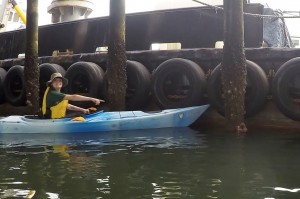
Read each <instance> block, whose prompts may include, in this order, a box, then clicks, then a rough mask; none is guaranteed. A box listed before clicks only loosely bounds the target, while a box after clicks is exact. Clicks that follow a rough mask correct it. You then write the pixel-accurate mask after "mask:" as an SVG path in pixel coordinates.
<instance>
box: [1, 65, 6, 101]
mask: <svg viewBox="0 0 300 199" xmlns="http://www.w3.org/2000/svg"><path fill="white" fill-rule="evenodd" d="M6 74H7V72H6V70H4V69H3V68H0V104H2V103H4V102H5V95H4V88H3V87H4V86H3V83H4V78H5V76H6Z"/></svg>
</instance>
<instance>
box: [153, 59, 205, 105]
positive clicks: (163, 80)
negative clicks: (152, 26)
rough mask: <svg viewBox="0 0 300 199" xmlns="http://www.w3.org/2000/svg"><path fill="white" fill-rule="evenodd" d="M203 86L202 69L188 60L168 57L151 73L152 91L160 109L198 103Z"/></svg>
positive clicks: (203, 90) (199, 102)
mask: <svg viewBox="0 0 300 199" xmlns="http://www.w3.org/2000/svg"><path fill="white" fill-rule="evenodd" d="M205 88H206V79H205V74H204V72H203V70H202V69H201V67H200V66H199V65H198V64H196V63H195V62H193V61H190V60H186V59H181V58H174V59H169V60H167V61H165V62H163V63H162V64H160V65H159V66H158V67H157V69H156V70H155V71H154V73H153V79H152V92H153V95H154V99H155V101H156V103H157V105H158V106H159V107H160V108H162V109H166V108H178V107H188V106H196V105H199V104H201V102H202V100H203V96H204V92H205Z"/></svg>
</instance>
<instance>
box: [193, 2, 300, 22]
mask: <svg viewBox="0 0 300 199" xmlns="http://www.w3.org/2000/svg"><path fill="white" fill-rule="evenodd" d="M192 1H195V2H197V3H200V4H202V5H205V6H208V7H211V8H214V9H215V10H224V8H222V7H219V6H214V5H210V4H207V3H204V2H202V1H199V0H192ZM244 15H247V16H251V17H259V18H277V19H278V18H280V19H283V18H289V19H293V18H300V16H276V15H261V14H253V13H247V12H244Z"/></svg>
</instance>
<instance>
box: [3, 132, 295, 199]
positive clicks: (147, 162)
mask: <svg viewBox="0 0 300 199" xmlns="http://www.w3.org/2000/svg"><path fill="white" fill-rule="evenodd" d="M299 152H300V134H299V133H298V134H297V133H293V132H275V131H272V132H266V131H259V132H258V131H257V132H250V133H248V134H245V135H235V134H231V133H224V132H222V130H216V131H201V130H200V131H196V130H192V129H190V128H178V129H172V128H171V129H160V130H147V131H125V132H108V133H99V134H88V133H86V134H75V135H63V134H50V135H40V134H30V135H3V134H2V135H0V163H1V165H0V198H1V199H2V198H37V199H44V198H51V199H55V198H62V199H65V198H68V199H77V198H78V199H85V198H86V199H100V198H103V199H127V198H128V199H133V198H134V199H135V198H137V199H138V198H140V199H147V198H152V199H165V198H168V199H169V198H170V199H175V198H180V199H185V198H187V199H189V198H195V199H202V198H203V199H206V198H208V199H210V198H219V199H235V198H236V199H285V198H295V199H299V198H300V172H299V165H300V156H299Z"/></svg>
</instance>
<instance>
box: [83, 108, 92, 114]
mask: <svg viewBox="0 0 300 199" xmlns="http://www.w3.org/2000/svg"><path fill="white" fill-rule="evenodd" d="M82 112H83V114H90V110H89V109H83V110H82Z"/></svg>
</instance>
